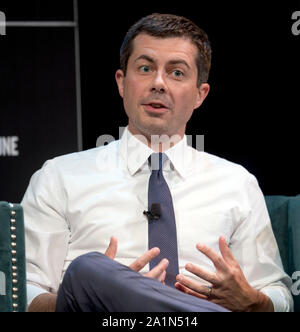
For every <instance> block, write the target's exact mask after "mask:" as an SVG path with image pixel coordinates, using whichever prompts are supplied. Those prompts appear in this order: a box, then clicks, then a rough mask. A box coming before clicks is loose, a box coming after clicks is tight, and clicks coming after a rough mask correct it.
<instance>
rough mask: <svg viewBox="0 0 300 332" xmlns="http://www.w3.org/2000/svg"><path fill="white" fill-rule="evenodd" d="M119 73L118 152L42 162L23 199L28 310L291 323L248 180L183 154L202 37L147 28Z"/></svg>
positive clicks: (155, 23)
mask: <svg viewBox="0 0 300 332" xmlns="http://www.w3.org/2000/svg"><path fill="white" fill-rule="evenodd" d="M120 60H121V69H119V70H118V71H117V72H116V81H117V85H118V89H119V93H120V95H121V97H122V98H123V101H124V108H125V111H126V113H127V115H128V118H129V123H128V128H127V129H126V130H125V132H124V134H123V136H122V138H121V140H120V141H117V142H113V143H110V144H109V145H108V146H105V147H102V148H97V149H92V150H89V151H85V152H81V153H76V154H71V155H67V156H62V157H58V158H55V159H53V160H51V161H48V162H47V163H46V164H45V165H44V166H43V168H42V169H41V170H40V171H39V172H37V173H36V174H35V175H34V176H33V178H32V180H31V183H30V185H29V188H28V190H27V192H26V194H25V197H24V199H23V202H22V204H23V207H24V211H25V220H26V244H27V260H28V264H27V271H28V284H29V286H28V293H29V295H30V299H29V302H31V301H32V302H31V303H30V306H29V310H30V311H38V310H44V311H45V310H49V311H53V310H54V309H55V307H56V310H57V311H139V310H141V311H222V310H223V309H222V308H226V309H228V310H232V311H274V310H275V311H290V310H292V307H293V303H292V298H291V294H290V293H289V290H288V287H290V284H291V280H290V278H289V277H288V276H287V275H286V274H285V273H284V271H283V268H282V264H281V260H280V256H279V252H278V248H277V244H276V241H275V238H274V235H273V232H272V228H271V225H270V220H269V217H268V213H267V210H266V206H265V202H264V198H263V195H262V193H261V191H260V189H259V187H258V184H257V181H256V179H255V178H254V176H252V175H251V174H249V173H248V172H247V171H246V170H245V169H244V168H243V167H241V166H239V165H236V164H233V163H230V162H228V161H226V160H224V159H221V158H218V157H215V156H212V155H209V154H207V153H204V152H198V151H196V150H194V149H192V148H191V147H188V146H187V143H186V137H185V128H186V124H187V122H188V121H189V119H190V117H191V115H192V113H193V111H194V110H195V109H197V108H198V107H200V106H201V104H202V103H203V101H204V100H205V98H206V96H207V94H208V92H209V85H208V83H207V80H208V74H209V70H210V62H211V50H210V45H209V41H208V38H207V36H206V34H205V33H204V32H203V31H202V30H201V29H199V28H198V27H197V26H196V25H195V24H194V23H192V22H191V21H189V20H187V19H186V18H183V17H178V16H174V15H167V14H153V15H149V16H147V17H145V18H142V19H141V20H140V21H139V22H137V23H136V24H135V25H134V26H133V27H131V29H130V30H129V31H128V33H127V35H126V37H125V40H124V43H123V45H122V48H121V57H120ZM153 152H157V153H156V154H154V155H153ZM150 156H151V158H149V157H150ZM152 156H153V157H152ZM155 158H158V160H156V167H157V168H156V169H155V166H154V162H155ZM147 196H148V199H147ZM157 203H158V204H157ZM145 210H149V211H148V212H144V214H143V211H145ZM157 220H158V221H157ZM166 225H167V226H166ZM164 227H165V228H164ZM109 239H110V243H108V241H109ZM148 246H149V247H148ZM169 249H170V250H169ZM101 253H102V254H101ZM103 253H105V255H103ZM143 253H144V254H143ZM168 255H169V256H168ZM138 257H140V258H138ZM71 262H72V263H71ZM70 263H71V264H70ZM120 263H121V264H120ZM148 263H149V266H148ZM138 272H140V273H138ZM143 274H145V275H146V277H148V278H145V277H144V276H143ZM63 277H64V278H63ZM62 279H63V282H62V284H61V280H62ZM60 284H61V286H60ZM59 287H60V289H59ZM58 289H59V293H58V298H57V295H56V293H57V291H58ZM32 299H33V300H32Z"/></svg>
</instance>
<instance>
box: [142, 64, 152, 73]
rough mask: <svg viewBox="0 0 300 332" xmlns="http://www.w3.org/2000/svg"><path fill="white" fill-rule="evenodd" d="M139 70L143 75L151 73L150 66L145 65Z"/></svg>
mask: <svg viewBox="0 0 300 332" xmlns="http://www.w3.org/2000/svg"><path fill="white" fill-rule="evenodd" d="M139 70H140V71H141V72H143V73H149V72H150V70H151V69H150V67H149V66H146V65H143V66H140V68H139Z"/></svg>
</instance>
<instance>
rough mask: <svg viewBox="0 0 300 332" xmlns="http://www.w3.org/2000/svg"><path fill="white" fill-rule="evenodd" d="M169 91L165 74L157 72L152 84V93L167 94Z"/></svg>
mask: <svg viewBox="0 0 300 332" xmlns="http://www.w3.org/2000/svg"><path fill="white" fill-rule="evenodd" d="M166 91H167V86H166V82H165V80H164V77H163V73H161V72H159V71H157V72H156V75H155V76H154V78H153V81H152V84H151V92H158V93H165V92H166Z"/></svg>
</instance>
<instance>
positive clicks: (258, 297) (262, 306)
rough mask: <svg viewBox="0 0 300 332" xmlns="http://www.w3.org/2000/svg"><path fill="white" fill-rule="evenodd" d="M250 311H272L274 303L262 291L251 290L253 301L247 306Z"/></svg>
mask: <svg viewBox="0 0 300 332" xmlns="http://www.w3.org/2000/svg"><path fill="white" fill-rule="evenodd" d="M248 311H250V312H274V305H273V302H272V301H271V299H270V298H269V297H268V296H267V295H265V294H264V293H262V292H260V291H257V290H253V301H252V304H251V306H250V307H249V310H248Z"/></svg>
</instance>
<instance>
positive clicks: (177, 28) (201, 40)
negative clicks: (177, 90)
mask: <svg viewBox="0 0 300 332" xmlns="http://www.w3.org/2000/svg"><path fill="white" fill-rule="evenodd" d="M141 33H146V34H148V35H150V36H153V37H158V38H171V37H185V38H189V39H190V40H191V42H192V43H193V44H194V45H195V46H196V47H197V49H198V55H197V58H196V65H197V69H198V78H197V86H198V87H199V86H200V85H201V84H202V83H205V82H207V80H208V76H209V71H210V67H211V46H210V42H209V39H208V36H207V34H206V33H205V32H204V31H203V30H202V29H200V28H199V27H198V26H197V25H196V24H195V23H193V22H192V21H190V20H189V19H187V18H185V17H182V16H177V15H172V14H158V13H155V14H151V15H148V16H145V17H143V18H141V19H140V20H139V21H138V22H136V23H135V24H134V25H133V26H131V28H130V29H129V30H128V32H127V34H126V36H125V38H124V41H123V44H122V46H121V50H120V67H121V69H122V71H123V72H124V75H126V71H127V64H128V59H129V57H130V55H131V53H132V51H133V40H134V38H135V37H136V36H137V35H139V34H141Z"/></svg>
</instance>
